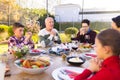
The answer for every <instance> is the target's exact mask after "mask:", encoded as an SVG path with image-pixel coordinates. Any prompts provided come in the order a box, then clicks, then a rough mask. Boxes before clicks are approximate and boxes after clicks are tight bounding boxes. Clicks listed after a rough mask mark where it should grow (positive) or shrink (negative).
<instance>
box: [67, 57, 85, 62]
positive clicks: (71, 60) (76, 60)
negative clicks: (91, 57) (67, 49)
mask: <svg viewBox="0 0 120 80" xmlns="http://www.w3.org/2000/svg"><path fill="white" fill-rule="evenodd" d="M69 61H70V62H83V60H81V59H80V58H79V57H73V58H70V59H69Z"/></svg>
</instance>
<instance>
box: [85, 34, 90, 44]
mask: <svg viewBox="0 0 120 80" xmlns="http://www.w3.org/2000/svg"><path fill="white" fill-rule="evenodd" d="M89 40H90V36H89V35H85V41H86V43H89Z"/></svg>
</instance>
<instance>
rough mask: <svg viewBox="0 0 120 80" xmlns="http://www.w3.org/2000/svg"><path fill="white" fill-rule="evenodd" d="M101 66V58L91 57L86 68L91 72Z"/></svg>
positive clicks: (96, 70)
mask: <svg viewBox="0 0 120 80" xmlns="http://www.w3.org/2000/svg"><path fill="white" fill-rule="evenodd" d="M100 68H101V60H100V59H97V58H95V59H91V60H90V66H89V67H88V69H89V70H90V71H92V72H98V71H99V70H100Z"/></svg>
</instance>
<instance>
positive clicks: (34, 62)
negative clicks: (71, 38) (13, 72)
mask: <svg viewBox="0 0 120 80" xmlns="http://www.w3.org/2000/svg"><path fill="white" fill-rule="evenodd" d="M17 64H18V65H19V66H21V67H24V68H42V67H47V66H49V65H50V61H48V60H43V59H39V58H37V59H20V61H19V62H18V63H17Z"/></svg>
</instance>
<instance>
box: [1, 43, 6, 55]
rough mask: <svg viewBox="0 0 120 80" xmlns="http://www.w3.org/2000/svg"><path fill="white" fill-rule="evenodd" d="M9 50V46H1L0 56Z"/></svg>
mask: <svg viewBox="0 0 120 80" xmlns="http://www.w3.org/2000/svg"><path fill="white" fill-rule="evenodd" d="M7 50H8V45H7V44H0V54H2V53H4V52H5V51H7Z"/></svg>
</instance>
